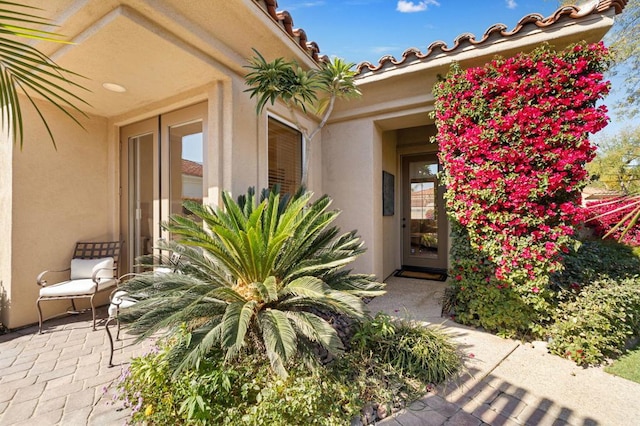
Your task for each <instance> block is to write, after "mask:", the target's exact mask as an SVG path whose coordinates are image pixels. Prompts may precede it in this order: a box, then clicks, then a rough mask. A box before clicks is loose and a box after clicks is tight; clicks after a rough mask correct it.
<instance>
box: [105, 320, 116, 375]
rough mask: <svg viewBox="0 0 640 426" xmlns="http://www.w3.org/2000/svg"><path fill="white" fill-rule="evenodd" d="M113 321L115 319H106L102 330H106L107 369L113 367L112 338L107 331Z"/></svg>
mask: <svg viewBox="0 0 640 426" xmlns="http://www.w3.org/2000/svg"><path fill="white" fill-rule="evenodd" d="M113 320H115V318H113V317H111V318H109V319H107V322H106V323H105V324H104V329H105V330H107V336H108V337H109V368H111V367H113V337H112V336H111V332H110V331H109V324H110V323H111V321H113Z"/></svg>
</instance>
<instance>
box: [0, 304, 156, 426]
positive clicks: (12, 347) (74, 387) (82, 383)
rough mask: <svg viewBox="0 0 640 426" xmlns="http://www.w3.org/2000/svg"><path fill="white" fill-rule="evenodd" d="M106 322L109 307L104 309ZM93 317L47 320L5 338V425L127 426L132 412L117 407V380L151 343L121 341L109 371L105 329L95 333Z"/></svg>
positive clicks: (0, 398) (1, 404) (0, 351)
mask: <svg viewBox="0 0 640 426" xmlns="http://www.w3.org/2000/svg"><path fill="white" fill-rule="evenodd" d="M98 317H99V318H106V309H105V308H102V309H100V310H99V314H98ZM91 325H92V322H91V314H90V313H88V314H82V315H78V316H70V317H65V318H59V319H55V320H50V321H46V322H45V326H44V328H45V332H44V333H43V334H38V327H37V326H34V327H29V328H26V329H22V330H18V331H16V332H13V333H9V334H5V335H0V425H2V426H8V425H38V426H44V425H64V426H75V425H78V426H84V425H123V424H124V423H125V421H126V417H127V413H126V412H125V411H123V410H119V409H118V407H119V406H118V405H115V406H114V405H112V404H111V403H112V399H113V389H112V386H110V385H111V384H112V382H113V381H114V380H115V379H117V378H118V377H119V376H120V375H121V374H122V370H123V369H124V368H125V367H126V365H127V362H128V361H129V359H130V358H131V357H132V356H136V355H141V354H142V353H144V352H145V351H146V350H147V349H148V345H149V343H146V342H145V343H142V344H140V345H133V344H132V343H133V340H134V339H133V338H131V337H130V336H124V339H123V340H121V341H119V342H116V352H115V354H114V361H113V362H114V364H115V365H114V367H112V368H109V367H108V365H107V364H108V362H109V343H108V340H107V336H106V332H105V331H104V327H101V326H98V327H97V329H96V331H93V330H92V327H91Z"/></svg>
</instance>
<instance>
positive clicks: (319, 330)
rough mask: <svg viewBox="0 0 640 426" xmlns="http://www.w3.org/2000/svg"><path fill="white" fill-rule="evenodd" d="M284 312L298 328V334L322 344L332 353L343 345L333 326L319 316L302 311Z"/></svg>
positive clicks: (337, 353)
mask: <svg viewBox="0 0 640 426" xmlns="http://www.w3.org/2000/svg"><path fill="white" fill-rule="evenodd" d="M284 314H285V315H286V316H287V318H288V319H289V320H290V321H291V323H292V324H293V326H294V327H295V328H297V329H298V331H299V334H301V335H303V336H305V337H306V338H307V339H309V340H310V341H312V342H316V343H319V344H321V345H322V347H324V348H325V349H326V350H328V351H329V353H331V354H332V355H339V354H340V353H341V352H342V351H343V350H344V346H343V345H342V341H341V340H340V337H339V336H338V333H337V332H336V330H335V328H333V327H332V326H331V324H329V323H328V322H327V321H325V320H324V319H322V318H320V317H319V316H317V315H315V314H313V313H311V312H304V311H286V312H284Z"/></svg>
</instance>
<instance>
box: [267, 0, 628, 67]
mask: <svg viewBox="0 0 640 426" xmlns="http://www.w3.org/2000/svg"><path fill="white" fill-rule="evenodd" d="M274 1H275V0H274ZM626 4H627V0H592V1H590V2H589V3H586V4H584V5H582V6H580V7H578V6H563V7H561V8H559V9H557V10H556V11H555V12H554V13H553V14H552V15H551V16H548V17H546V18H545V17H543V16H542V15H540V14H537V13H532V14H529V15H526V16H524V17H523V18H522V19H520V21H518V23H517V24H516V26H515V27H514V28H513V29H512V30H511V31H508V29H507V26H506V25H504V24H495V25H492V26H491V27H489V28H488V29H487V30H486V31H485V32H484V34H483V35H482V38H480V39H476V36H475V35H473V34H471V33H464V34H461V35H459V36H458V37H456V39H455V40H454V42H453V45H452V46H451V47H449V46H447V44H446V43H445V42H443V41H436V42H433V43H431V44H430V45H429V47H427V51H426V52H424V53H423V52H421V51H420V49H417V48H410V49H407V50H405V51H404V52H403V53H402V58H401V59H396V58H395V57H393V56H391V55H386V56H383V57H382V58H380V60H379V61H378V64H376V65H374V64H372V63H371V62H361V63H360V64H358V65H357V67H356V71H357V72H358V74H365V73H371V72H376V71H379V70H381V69H383V68H384V67H385V66H387V65H389V64H391V65H402V64H404V63H405V62H407V61H408V60H411V59H414V58H415V59H419V60H424V59H427V58H428V57H429V56H432V55H433V56H435V54H437V53H439V52H442V53H449V52H452V51H454V50H456V49H457V48H458V47H460V45H462V44H463V43H465V42H468V43H470V44H472V45H479V44H482V43H485V42H486V41H487V40H488V39H489V38H490V37H491V36H493V35H494V34H497V35H498V36H499V37H511V36H513V35H515V34H517V33H519V32H520V31H521V30H522V29H523V28H524V27H525V26H527V25H535V26H537V27H538V28H546V27H549V26H551V25H554V24H556V23H557V22H558V21H559V20H560V19H562V18H563V17H568V18H570V19H580V18H582V17H585V16H588V15H591V14H597V13H604V12H606V11H608V10H609V9H611V8H613V9H614V11H615V13H616V14H619V13H621V12H622V10H623V9H624V7H625V6H626Z"/></svg>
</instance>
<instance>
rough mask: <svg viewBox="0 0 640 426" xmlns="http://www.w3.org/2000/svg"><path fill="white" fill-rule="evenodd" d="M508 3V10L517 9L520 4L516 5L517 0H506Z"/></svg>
mask: <svg viewBox="0 0 640 426" xmlns="http://www.w3.org/2000/svg"><path fill="white" fill-rule="evenodd" d="M506 1H507V8H508V9H515V8H516V7H518V3H516V0H506Z"/></svg>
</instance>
